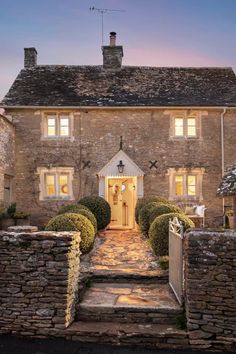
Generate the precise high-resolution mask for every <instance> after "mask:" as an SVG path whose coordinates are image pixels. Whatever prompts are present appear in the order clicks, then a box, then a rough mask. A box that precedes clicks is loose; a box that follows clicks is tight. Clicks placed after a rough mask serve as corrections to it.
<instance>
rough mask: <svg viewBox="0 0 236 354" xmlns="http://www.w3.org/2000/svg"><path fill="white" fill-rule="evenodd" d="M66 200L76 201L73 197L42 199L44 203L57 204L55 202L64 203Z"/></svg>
mask: <svg viewBox="0 0 236 354" xmlns="http://www.w3.org/2000/svg"><path fill="white" fill-rule="evenodd" d="M64 200H74V199H73V198H72V197H71V196H69V197H56V196H55V197H44V198H43V199H41V201H42V202H50V201H52V202H55V201H64Z"/></svg>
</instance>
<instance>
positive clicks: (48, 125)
mask: <svg viewBox="0 0 236 354" xmlns="http://www.w3.org/2000/svg"><path fill="white" fill-rule="evenodd" d="M71 135H72V116H71V115H70V114H66V113H50V114H45V117H44V133H43V136H44V137H46V138H58V137H60V138H68V137H70V136H71Z"/></svg>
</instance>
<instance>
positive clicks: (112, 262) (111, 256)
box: [81, 230, 163, 277]
mask: <svg viewBox="0 0 236 354" xmlns="http://www.w3.org/2000/svg"><path fill="white" fill-rule="evenodd" d="M85 264H86V262H84V263H83V262H82V264H81V267H82V270H83V266H84V265H85ZM89 270H90V272H92V273H94V274H104V275H108V274H109V275H117V274H127V275H130V277H132V275H140V276H159V275H160V274H162V273H163V271H162V270H161V269H160V266H159V263H158V259H157V257H156V256H155V255H154V254H153V253H152V251H151V249H150V246H149V245H148V240H147V239H144V238H143V237H142V236H141V235H140V233H139V232H138V231H134V230H125V231H118V230H108V231H105V232H103V233H100V235H99V236H98V238H97V240H96V245H95V248H94V251H93V252H92V254H91V256H90V260H89Z"/></svg>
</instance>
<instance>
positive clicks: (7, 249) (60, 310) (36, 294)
mask: <svg viewBox="0 0 236 354" xmlns="http://www.w3.org/2000/svg"><path fill="white" fill-rule="evenodd" d="M79 243H80V235H79V233H74V232H60V233H54V232H33V233H25V232H22V233H15V232H1V233H0V270H1V276H0V333H15V334H21V335H29V336H34V335H37V334H39V332H40V330H41V329H44V330H46V331H48V330H49V329H54V330H60V329H64V328H66V327H68V326H69V325H70V324H71V322H72V321H73V319H74V313H75V302H76V298H77V292H78V279H79V269H80V251H79Z"/></svg>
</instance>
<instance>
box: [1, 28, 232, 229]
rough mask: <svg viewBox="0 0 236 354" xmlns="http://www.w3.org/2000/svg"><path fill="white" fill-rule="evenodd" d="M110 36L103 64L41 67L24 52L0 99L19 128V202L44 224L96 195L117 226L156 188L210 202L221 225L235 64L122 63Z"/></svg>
mask: <svg viewBox="0 0 236 354" xmlns="http://www.w3.org/2000/svg"><path fill="white" fill-rule="evenodd" d="M110 38H111V41H110V45H108V46H104V47H103V48H102V51H103V65H102V66H69V65H37V51H36V49H35V48H26V49H25V67H24V69H22V70H21V71H20V73H19V75H18V76H17V78H16V80H15V82H14V83H13V85H12V87H11V88H10V90H9V92H8V93H7V95H6V96H5V98H4V99H3V101H2V103H1V107H2V108H4V109H5V114H6V115H7V116H9V117H11V119H12V122H13V124H14V127H15V151H16V160H15V166H14V198H15V201H16V202H17V205H18V208H19V209H21V210H23V211H24V210H27V211H30V212H31V217H32V219H33V220H32V222H33V223H34V224H37V225H39V226H40V225H43V224H44V223H45V222H46V221H47V220H48V218H49V217H50V216H51V215H53V214H54V213H55V211H56V210H57V208H58V207H59V206H60V205H61V204H64V203H68V202H71V201H73V200H77V199H78V198H80V197H82V196H85V195H89V194H99V195H100V196H102V197H104V198H106V199H107V200H108V201H109V203H110V205H111V207H112V223H113V225H114V226H115V227H124V226H125V227H133V226H134V206H135V202H136V200H137V198H141V197H143V196H145V195H152V194H158V195H162V196H164V197H167V198H169V199H171V200H175V201H183V202H186V203H187V202H189V201H191V202H192V203H194V204H204V205H205V206H206V207H207V210H206V222H207V223H208V225H209V224H210V225H213V224H214V225H217V224H219V223H221V222H222V213H223V209H222V200H221V199H219V198H218V197H217V196H216V191H217V187H218V185H219V183H220V180H221V176H222V173H223V172H224V170H225V168H226V167H227V166H229V165H231V164H233V163H235V161H236V150H235V148H234V147H235V144H236V134H235V133H236V76H235V74H234V72H233V70H232V69H231V68H179V67H165V68H163V67H133V66H123V65H122V57H123V48H122V46H117V45H116V35H115V33H114V32H112V33H111V36H110ZM4 122H5V120H4ZM5 124H6V123H5ZM7 124H10V123H7ZM9 129H10V128H9ZM11 129H12V128H11ZM4 134H6V133H5V132H4ZM121 136H122V141H121V138H120V137H121ZM120 147H121V149H120V150H119V148H120ZM6 151H7V153H9V149H8V148H6ZM1 168H2V167H1Z"/></svg>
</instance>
